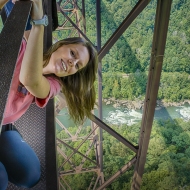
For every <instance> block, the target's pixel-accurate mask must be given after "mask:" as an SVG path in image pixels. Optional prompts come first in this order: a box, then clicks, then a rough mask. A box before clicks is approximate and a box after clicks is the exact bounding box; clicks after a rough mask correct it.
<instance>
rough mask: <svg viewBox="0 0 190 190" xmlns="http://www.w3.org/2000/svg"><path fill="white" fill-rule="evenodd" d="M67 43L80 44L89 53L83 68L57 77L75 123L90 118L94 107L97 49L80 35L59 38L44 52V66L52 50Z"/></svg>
mask: <svg viewBox="0 0 190 190" xmlns="http://www.w3.org/2000/svg"><path fill="white" fill-rule="evenodd" d="M68 44H82V45H83V46H85V47H86V48H87V49H88V52H89V55H90V59H89V62H88V63H87V65H86V66H85V67H84V68H82V69H81V70H79V71H78V72H77V73H75V74H73V75H69V76H66V77H60V78H59V80H60V81H61V83H62V92H63V94H64V96H65V99H66V102H67V107H68V111H69V114H70V116H71V118H72V119H73V120H74V122H75V123H81V122H83V121H84V119H85V117H88V118H91V116H92V114H91V111H92V109H94V105H95V101H96V93H95V88H94V81H95V79H96V73H97V68H98V58H97V51H96V50H95V49H94V47H93V46H92V45H91V44H90V43H89V42H88V41H86V40H85V39H83V38H80V37H74V38H67V39H64V40H60V41H58V42H56V43H55V44H54V45H52V46H51V47H50V48H49V50H48V51H47V52H46V53H44V57H43V60H44V61H45V64H44V67H45V66H46V65H47V64H48V63H49V60H50V57H51V54H52V53H53V52H54V51H56V50H57V49H58V48H59V47H61V46H63V45H68Z"/></svg>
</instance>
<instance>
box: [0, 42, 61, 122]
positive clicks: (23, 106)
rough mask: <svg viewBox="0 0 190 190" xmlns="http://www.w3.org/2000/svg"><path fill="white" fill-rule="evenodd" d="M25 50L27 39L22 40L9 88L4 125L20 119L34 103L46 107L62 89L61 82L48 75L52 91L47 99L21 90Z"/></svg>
mask: <svg viewBox="0 0 190 190" xmlns="http://www.w3.org/2000/svg"><path fill="white" fill-rule="evenodd" d="M25 50H26V41H25V40H22V44H21V47H20V52H19V56H18V59H17V63H16V68H15V71H14V75H13V79H12V84H11V87H10V90H9V96H8V100H7V104H6V107H5V111H4V116H3V122H2V125H5V124H7V123H13V122H15V121H16V120H18V119H19V118H20V117H21V116H22V115H23V114H24V113H25V112H26V111H27V109H28V108H29V106H30V105H31V104H32V103H36V105H37V106H38V107H41V108H43V107H45V106H46V104H47V103H48V101H49V99H50V98H52V97H54V96H55V95H56V94H58V93H59V92H60V89H61V87H60V84H59V82H58V81H57V80H56V79H55V78H53V77H47V79H48V81H49V84H50V92H49V95H48V97H47V98H45V99H40V98H36V97H35V96H33V95H32V94H30V92H27V93H26V94H24V93H23V91H21V90H19V89H20V88H19V85H20V82H19V73H20V69H21V64H22V59H23V56H24V52H25Z"/></svg>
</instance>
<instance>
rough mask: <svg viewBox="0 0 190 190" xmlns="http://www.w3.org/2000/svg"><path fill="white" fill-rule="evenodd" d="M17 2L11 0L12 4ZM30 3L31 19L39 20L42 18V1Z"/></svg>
mask: <svg viewBox="0 0 190 190" xmlns="http://www.w3.org/2000/svg"><path fill="white" fill-rule="evenodd" d="M16 1H18V0H12V3H14V4H15V2H16ZM31 1H32V11H31V18H32V19H33V20H39V19H42V17H43V7H42V0H31Z"/></svg>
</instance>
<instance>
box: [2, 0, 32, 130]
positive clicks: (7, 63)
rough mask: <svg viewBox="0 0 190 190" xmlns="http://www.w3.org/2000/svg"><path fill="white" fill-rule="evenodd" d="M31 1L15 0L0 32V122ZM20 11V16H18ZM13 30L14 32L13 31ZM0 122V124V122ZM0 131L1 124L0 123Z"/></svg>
mask: <svg viewBox="0 0 190 190" xmlns="http://www.w3.org/2000/svg"><path fill="white" fill-rule="evenodd" d="M31 6H32V2H30V1H27V2H23V1H17V2H16V3H15V6H14V7H13V9H12V11H11V13H10V15H9V17H8V18H7V20H6V22H5V25H4V27H3V29H2V31H1V34H0V68H1V69H0V76H1V79H2V80H0V89H1V93H0V100H1V101H0V122H1V123H2V119H3V113H4V109H5V105H6V102H7V98H8V93H9V88H10V85H11V81H12V77H13V73H14V68H15V64H16V60H17V57H18V54H19V50H20V45H21V42H22V38H23V34H24V30H25V27H26V22H27V20H28V16H29V14H30V9H31ZM20 13H22V16H20ZM13 31H14V32H13ZM10 55H11V56H10ZM1 123H0V124H1ZM0 133H1V125H0Z"/></svg>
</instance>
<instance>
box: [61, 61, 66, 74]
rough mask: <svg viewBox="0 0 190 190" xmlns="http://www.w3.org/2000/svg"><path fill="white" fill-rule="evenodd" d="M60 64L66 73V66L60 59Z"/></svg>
mask: <svg viewBox="0 0 190 190" xmlns="http://www.w3.org/2000/svg"><path fill="white" fill-rule="evenodd" d="M61 64H62V66H63V69H64V70H65V71H67V66H66V64H65V62H64V61H63V60H62V59H61Z"/></svg>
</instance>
